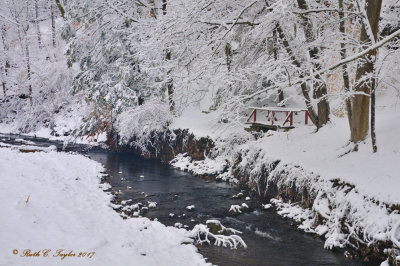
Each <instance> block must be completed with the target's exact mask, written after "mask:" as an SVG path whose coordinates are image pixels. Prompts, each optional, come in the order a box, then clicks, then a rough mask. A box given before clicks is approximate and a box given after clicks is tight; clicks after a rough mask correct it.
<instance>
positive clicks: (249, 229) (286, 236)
mask: <svg viewBox="0 0 400 266" xmlns="http://www.w3.org/2000/svg"><path fill="white" fill-rule="evenodd" d="M16 138H21V137H20V136H18V137H16V136H11V135H7V136H4V135H3V136H0V141H2V142H8V143H14V144H15V141H14V140H15V139H16ZM24 139H29V140H31V141H34V142H35V143H36V145H40V146H49V145H56V146H57V147H58V148H59V149H61V148H62V146H63V145H62V143H60V142H51V141H47V140H44V139H33V138H26V137H24ZM67 149H68V150H75V151H79V152H81V153H85V154H87V155H88V156H90V158H92V159H93V160H96V161H98V162H100V163H102V164H103V165H104V166H105V168H106V169H107V173H108V174H109V177H108V178H107V179H108V180H107V182H109V183H110V184H111V185H112V186H113V190H114V191H119V195H118V197H119V198H120V199H122V200H128V199H132V203H137V202H141V203H143V204H144V205H147V204H148V201H151V202H157V207H156V208H151V209H149V212H148V213H147V214H146V215H145V216H146V217H149V218H157V219H158V220H159V221H160V222H162V223H164V224H165V225H171V226H173V225H174V224H175V223H181V224H183V225H187V226H188V227H189V228H188V229H191V228H193V226H194V225H196V224H198V223H203V224H205V223H206V221H207V220H209V219H218V220H220V221H221V222H222V224H223V225H224V226H226V227H231V228H234V229H236V230H239V231H242V232H243V234H242V235H241V236H242V238H243V240H244V241H245V242H246V244H247V246H248V247H247V248H243V247H239V248H238V249H236V250H231V249H229V248H224V247H216V246H208V245H202V246H198V248H199V250H200V253H201V254H203V256H204V257H205V258H207V260H208V261H209V262H211V263H213V264H218V265H362V264H361V263H360V262H359V261H357V260H352V259H347V258H345V256H344V255H343V251H337V252H332V251H328V250H325V249H324V248H323V244H324V243H323V241H322V240H321V239H319V238H315V237H314V236H312V235H308V234H305V233H303V232H300V231H298V230H296V229H295V226H292V225H290V221H288V220H286V221H285V220H283V219H282V218H281V217H280V216H278V215H277V214H276V212H275V210H273V209H269V210H265V211H264V210H260V209H259V208H258V207H257V206H259V204H258V203H257V202H255V201H252V200H250V201H246V200H245V199H231V198H230V197H231V196H232V195H235V194H237V193H238V192H240V190H239V189H238V188H237V187H235V186H232V185H229V184H225V183H216V182H210V181H206V180H202V179H199V178H196V177H193V176H191V175H190V174H187V173H184V172H181V171H178V170H175V169H172V168H170V167H169V166H167V165H165V164H161V163H160V162H158V161H155V160H145V159H142V158H139V157H136V156H134V155H132V154H128V153H115V152H108V151H104V150H101V149H99V148H96V149H91V150H88V148H87V147H85V146H83V145H73V146H69V148H67ZM243 202H245V203H246V204H248V205H249V206H250V207H251V208H252V211H251V212H249V213H242V214H240V215H237V216H233V215H231V214H229V213H228V210H229V208H230V206H231V205H233V204H236V205H241V204H242V203H243ZM189 205H195V209H194V211H193V212H189V211H187V210H186V207H187V206H189ZM171 213H172V214H174V216H173V217H172V218H171V217H170V214H171Z"/></svg>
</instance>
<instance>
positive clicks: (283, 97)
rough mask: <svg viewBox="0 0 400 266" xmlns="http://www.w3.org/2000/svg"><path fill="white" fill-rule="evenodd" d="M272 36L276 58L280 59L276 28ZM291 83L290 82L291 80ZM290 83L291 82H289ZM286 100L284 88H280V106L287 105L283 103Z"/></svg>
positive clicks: (276, 59)
mask: <svg viewBox="0 0 400 266" xmlns="http://www.w3.org/2000/svg"><path fill="white" fill-rule="evenodd" d="M272 35H273V36H272V37H273V44H274V45H273V49H274V50H273V52H274V59H275V61H278V40H277V38H278V37H277V32H276V30H274V31H273V32H272ZM289 83H290V82H289ZM289 85H290V84H289ZM284 100H285V96H284V94H283V90H282V88H279V89H278V101H279V103H278V104H279V106H281V107H285V105H284V104H281V103H282V102H283V101H284Z"/></svg>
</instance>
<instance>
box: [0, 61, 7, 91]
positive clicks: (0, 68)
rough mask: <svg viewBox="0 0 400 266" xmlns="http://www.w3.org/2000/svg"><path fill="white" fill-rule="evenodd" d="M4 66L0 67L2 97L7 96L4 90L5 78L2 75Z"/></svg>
mask: <svg viewBox="0 0 400 266" xmlns="http://www.w3.org/2000/svg"><path fill="white" fill-rule="evenodd" d="M3 71H4V67H0V72H1V84H2V86H3V95H4V98H5V97H6V96H7V90H6V80H5V77H4V72H3Z"/></svg>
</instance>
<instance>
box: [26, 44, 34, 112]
mask: <svg viewBox="0 0 400 266" xmlns="http://www.w3.org/2000/svg"><path fill="white" fill-rule="evenodd" d="M26 38H27V37H26ZM25 56H26V70H27V72H28V91H29V101H30V103H31V105H32V104H33V101H32V84H31V61H30V55H29V46H28V40H25Z"/></svg>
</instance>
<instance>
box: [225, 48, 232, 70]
mask: <svg viewBox="0 0 400 266" xmlns="http://www.w3.org/2000/svg"><path fill="white" fill-rule="evenodd" d="M225 56H226V67H227V68H228V72H231V65H232V47H231V45H230V44H229V43H226V45H225Z"/></svg>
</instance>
